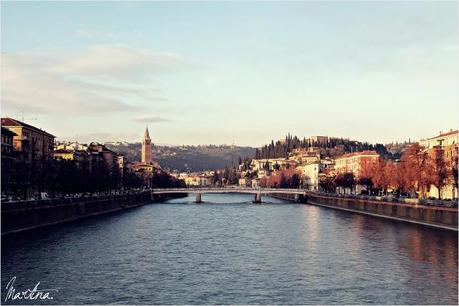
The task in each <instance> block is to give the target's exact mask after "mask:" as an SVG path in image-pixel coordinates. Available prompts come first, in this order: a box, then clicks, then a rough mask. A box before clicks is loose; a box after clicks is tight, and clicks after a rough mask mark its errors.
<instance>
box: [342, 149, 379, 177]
mask: <svg viewBox="0 0 459 306" xmlns="http://www.w3.org/2000/svg"><path fill="white" fill-rule="evenodd" d="M378 159H379V154H378V153H376V151H362V152H354V153H348V154H344V155H343V156H341V157H338V158H336V159H335V165H334V170H335V172H336V173H345V172H352V173H353V174H354V175H355V176H358V175H359V174H360V170H361V169H362V166H363V165H364V164H366V163H373V162H377V161H378Z"/></svg>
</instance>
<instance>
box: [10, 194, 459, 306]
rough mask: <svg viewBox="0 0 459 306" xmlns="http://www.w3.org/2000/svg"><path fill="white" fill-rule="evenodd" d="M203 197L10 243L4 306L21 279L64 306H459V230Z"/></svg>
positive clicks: (58, 228) (51, 230)
mask: <svg viewBox="0 0 459 306" xmlns="http://www.w3.org/2000/svg"><path fill="white" fill-rule="evenodd" d="M193 200H194V197H187V198H182V199H174V200H170V201H168V202H166V203H161V204H152V205H145V206H142V207H138V208H134V209H131V210H128V211H124V212H119V213H113V214H107V215H103V216H98V217H93V218H88V219H84V220H80V221H77V222H73V223H68V224H63V225H58V226H54V227H49V228H45V229H41V230H37V231H34V232H33V233H27V234H21V235H16V236H10V237H7V238H3V239H2V259H1V263H2V267H1V274H2V281H1V283H2V302H3V303H5V298H6V289H5V287H6V285H7V283H8V281H9V280H10V279H11V278H12V277H13V276H16V281H15V284H14V286H15V288H16V289H17V290H26V289H28V288H30V289H32V288H33V287H34V286H35V284H36V283H37V282H40V285H39V289H40V288H41V289H58V290H59V291H57V292H56V291H52V292H51V295H52V296H53V298H54V299H53V300H47V301H46V303H58V304H69V303H71V304H114V303H119V304H355V303H360V304H372V303H377V304H457V302H458V298H457V291H458V242H457V238H458V236H457V233H454V232H449V231H445V230H437V229H432V228H427V227H423V226H421V225H413V224H407V223H401V222H396V221H389V220H385V219H380V218H375V217H370V216H365V215H359V214H353V213H349V212H343V211H337V210H332V209H326V208H321V207H316V206H309V205H305V204H291V203H288V202H285V201H282V200H277V199H273V198H269V197H264V198H263V200H264V201H266V202H268V203H264V204H261V205H256V204H251V201H252V196H248V195H238V194H227V195H207V194H206V195H203V201H205V202H204V203H202V204H194V203H193ZM16 302H17V300H16V301H11V300H8V301H7V303H13V304H14V303H16ZM29 303H30V302H29Z"/></svg>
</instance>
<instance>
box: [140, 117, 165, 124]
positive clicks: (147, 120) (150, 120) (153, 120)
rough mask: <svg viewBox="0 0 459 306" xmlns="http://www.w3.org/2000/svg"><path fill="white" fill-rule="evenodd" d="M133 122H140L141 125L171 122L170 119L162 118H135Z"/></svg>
mask: <svg viewBox="0 0 459 306" xmlns="http://www.w3.org/2000/svg"><path fill="white" fill-rule="evenodd" d="M132 120H133V121H136V122H140V123H161V122H170V121H171V120H170V119H167V118H162V117H155V116H151V117H140V118H133V119H132Z"/></svg>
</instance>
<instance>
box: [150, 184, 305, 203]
mask: <svg viewBox="0 0 459 306" xmlns="http://www.w3.org/2000/svg"><path fill="white" fill-rule="evenodd" d="M168 193H187V194H188V193H194V194H195V195H196V201H195V202H196V203H201V202H202V200H201V195H202V194H205V193H243V194H254V195H255V199H254V201H253V203H261V196H262V195H270V194H293V195H295V197H294V200H295V201H298V200H299V198H300V196H304V197H305V196H306V191H305V190H304V189H284V188H249V187H221V188H218V187H214V188H210V187H195V188H155V189H152V191H151V194H152V195H155V194H168Z"/></svg>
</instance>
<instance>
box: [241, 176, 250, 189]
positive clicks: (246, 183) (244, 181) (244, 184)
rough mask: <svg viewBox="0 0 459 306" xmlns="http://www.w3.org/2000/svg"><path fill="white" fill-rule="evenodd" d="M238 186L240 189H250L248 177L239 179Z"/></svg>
mask: <svg viewBox="0 0 459 306" xmlns="http://www.w3.org/2000/svg"><path fill="white" fill-rule="evenodd" d="M238 183H239V186H241V187H250V186H252V180H251V179H249V178H248V177H241V178H240V179H239V181H238Z"/></svg>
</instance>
